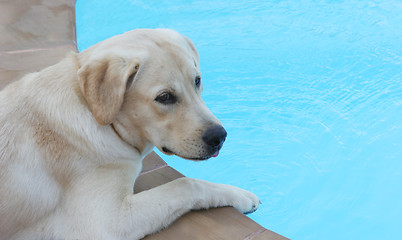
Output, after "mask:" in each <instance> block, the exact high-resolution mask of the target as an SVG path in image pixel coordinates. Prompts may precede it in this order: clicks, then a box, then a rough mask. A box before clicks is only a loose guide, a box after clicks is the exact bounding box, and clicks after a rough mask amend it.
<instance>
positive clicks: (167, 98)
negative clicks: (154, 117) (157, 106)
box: [155, 92, 177, 104]
mask: <svg viewBox="0 0 402 240" xmlns="http://www.w3.org/2000/svg"><path fill="white" fill-rule="evenodd" d="M155 101H157V102H159V103H162V104H173V103H176V101H177V99H176V97H175V96H174V95H173V94H172V93H170V92H163V93H161V94H159V95H158V96H157V97H156V98H155Z"/></svg>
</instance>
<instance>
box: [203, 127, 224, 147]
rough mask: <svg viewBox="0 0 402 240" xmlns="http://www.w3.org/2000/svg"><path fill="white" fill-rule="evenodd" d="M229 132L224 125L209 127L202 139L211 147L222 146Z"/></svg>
mask: <svg viewBox="0 0 402 240" xmlns="http://www.w3.org/2000/svg"><path fill="white" fill-rule="evenodd" d="M226 136H227V133H226V130H225V129H224V128H223V127H222V126H219V125H217V126H214V127H211V128H208V129H207V130H206V131H205V132H204V134H203V135H202V140H203V141H204V142H205V143H206V144H207V145H208V146H210V147H213V148H220V147H221V146H222V144H223V143H224V142H225V139H226Z"/></svg>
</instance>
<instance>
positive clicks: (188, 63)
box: [78, 29, 226, 160]
mask: <svg viewBox="0 0 402 240" xmlns="http://www.w3.org/2000/svg"><path fill="white" fill-rule="evenodd" d="M79 61H80V64H81V67H80V69H79V71H78V76H79V77H78V78H79V83H80V88H81V91H82V94H83V96H84V98H85V99H86V101H87V103H88V106H89V108H90V110H91V112H92V114H93V116H94V117H95V119H96V121H97V122H98V123H99V124H100V125H111V127H113V128H114V130H115V132H116V133H117V134H118V135H119V136H120V137H121V138H122V139H123V140H124V141H125V142H127V143H128V144H130V145H131V146H133V147H134V148H136V149H138V151H139V152H140V153H142V152H143V151H146V149H148V148H149V146H150V145H153V146H156V147H157V148H158V149H159V150H161V151H162V152H164V153H166V154H175V155H177V156H180V157H182V158H186V159H192V160H203V159H208V158H210V157H212V156H216V155H217V154H218V152H219V150H220V148H221V147H222V145H223V142H224V141H225V138H226V131H225V129H224V128H223V127H222V125H221V123H220V122H219V120H218V119H216V117H215V116H214V115H213V114H212V113H211V112H210V111H209V109H208V108H207V107H206V105H205V103H204V102H203V100H202V99H201V91H202V80H201V73H200V69H199V58H198V53H197V51H196V49H195V47H194V45H193V43H192V42H191V41H190V40H189V39H188V38H186V37H184V36H182V35H180V34H178V33H176V32H174V31H172V30H166V29H157V30H134V31H131V32H128V33H125V34H123V35H119V36H116V37H113V38H110V39H108V40H106V41H104V42H101V43H99V44H96V45H94V46H93V47H91V48H89V49H88V50H86V51H84V52H82V53H81V54H80V55H79Z"/></svg>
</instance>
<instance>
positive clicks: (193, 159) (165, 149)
mask: <svg viewBox="0 0 402 240" xmlns="http://www.w3.org/2000/svg"><path fill="white" fill-rule="evenodd" d="M161 150H162V152H163V153H164V154H166V155H169V156H170V155H176V156H178V157H180V158H183V159H186V160H191V161H204V160H208V159H210V158H211V157H212V156H214V155H215V154H211V155H207V156H197V157H189V156H184V155H181V154H177V153H175V152H173V151H172V150H170V149H169V148H167V147H162V149H161Z"/></svg>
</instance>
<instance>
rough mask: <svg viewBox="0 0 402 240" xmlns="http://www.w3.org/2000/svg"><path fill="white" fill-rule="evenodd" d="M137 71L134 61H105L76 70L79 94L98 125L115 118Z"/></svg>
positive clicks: (137, 67) (105, 123)
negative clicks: (80, 92)
mask: <svg viewBox="0 0 402 240" xmlns="http://www.w3.org/2000/svg"><path fill="white" fill-rule="evenodd" d="M138 69H139V63H138V61H134V60H126V59H124V58H122V57H112V58H111V57H106V58H101V59H99V60H92V61H91V62H89V63H88V64H86V65H83V66H82V67H81V68H80V69H79V70H78V79H79V83H80V88H81V91H82V94H83V95H84V97H85V99H86V101H87V103H88V105H89V108H90V110H91V112H92V114H93V116H94V117H95V119H96V121H97V122H98V123H99V124H100V125H108V124H110V123H112V122H113V120H114V119H115V118H116V116H117V114H118V113H119V111H120V108H121V105H122V104H123V100H124V93H125V92H126V88H127V86H128V84H129V83H131V82H132V81H133V80H134V78H135V75H136V73H137V71H138Z"/></svg>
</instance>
